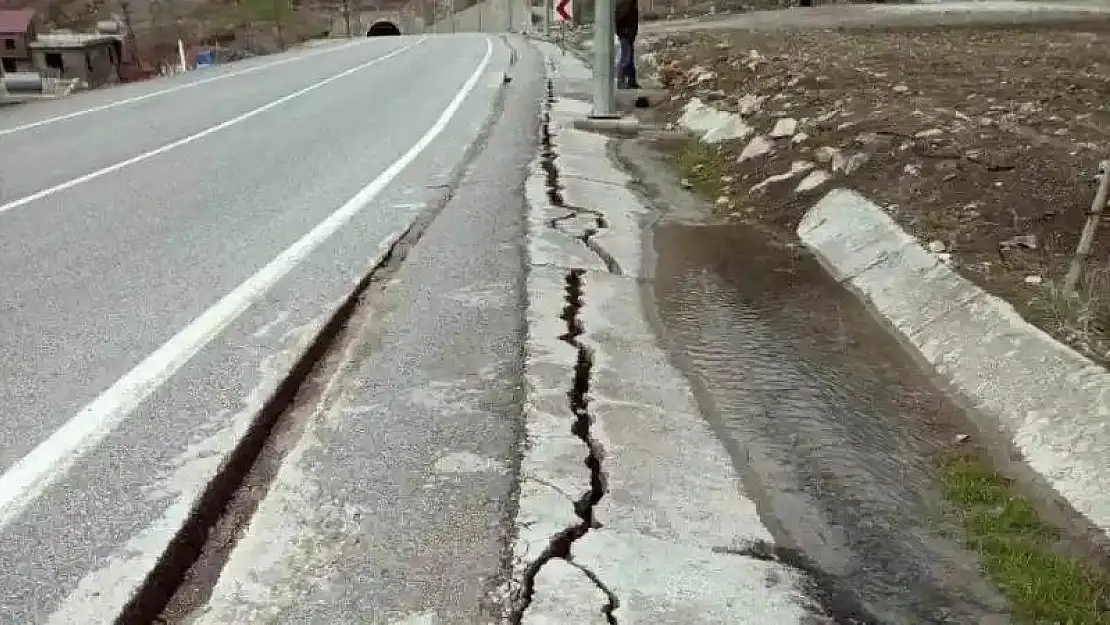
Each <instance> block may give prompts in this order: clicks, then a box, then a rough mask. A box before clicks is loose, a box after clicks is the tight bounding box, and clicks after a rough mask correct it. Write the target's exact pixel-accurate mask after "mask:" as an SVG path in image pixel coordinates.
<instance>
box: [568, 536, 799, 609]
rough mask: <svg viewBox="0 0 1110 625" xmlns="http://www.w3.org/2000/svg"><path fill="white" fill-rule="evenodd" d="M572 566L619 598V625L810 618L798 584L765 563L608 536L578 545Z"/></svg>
mask: <svg viewBox="0 0 1110 625" xmlns="http://www.w3.org/2000/svg"><path fill="white" fill-rule="evenodd" d="M574 560H575V562H577V563H579V564H581V565H582V566H583V567H584V568H586V569H588V570H590V571H592V572H593V573H594V574H595V575H597V577H598V578H599V579H602V580H604V581H605V584H606V586H607V587H608V588H609V590H610V591H611V592H612V593H613V594H614V595H616V596H617V597H619V598H620V605H619V606H618V607H617V608H616V610H614V612H613V616H614V617H615V618H616V622H618V623H651V625H689V624H691V623H698V624H699V625H767V624H768V623H801V622H806V621H807V620H808V619H813V618H814V616H815V615H814V612H813V611H812V609H811V608H810V607H809V606H808V604H807V600H806V599H805V598H804V597H803V596H801V595H800V594H799V593H798V591H797V590H796V587H797V585H798V584H799V582H800V580H798V579H795V578H794V576H793V574H792V573H791V572H789V571H787V570H784V569H782V568H780V567H778V566H777V565H775V564H773V563H769V562H760V561H757V560H752V559H750V558H745V557H743V556H736V555H731V554H724V553H714V552H711V551H708V550H704V549H695V548H691V547H690V546H688V545H682V544H675V543H670V542H666V541H663V540H659V539H656V538H651V537H649V536H644V535H638V534H628V533H618V532H612V531H609V530H606V529H600V530H597V531H594V532H590V533H589V534H587V535H586V536H585V537H583V538H582V539H581V540H579V541H578V542H576V543H575V544H574ZM809 622H813V621H812V620H811V621H809ZM817 622H820V621H817Z"/></svg>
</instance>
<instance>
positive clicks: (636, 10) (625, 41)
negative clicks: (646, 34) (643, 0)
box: [613, 0, 640, 89]
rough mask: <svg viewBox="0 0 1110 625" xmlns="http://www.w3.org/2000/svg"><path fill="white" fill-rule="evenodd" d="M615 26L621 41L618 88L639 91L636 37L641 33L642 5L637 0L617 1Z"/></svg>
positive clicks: (618, 62) (614, 16)
mask: <svg viewBox="0 0 1110 625" xmlns="http://www.w3.org/2000/svg"><path fill="white" fill-rule="evenodd" d="M613 18H614V20H613V21H614V26H615V30H616V31H617V39H618V40H619V41H620V58H619V60H618V61H617V88H619V89H639V88H640V83H638V82H636V50H635V47H634V46H635V44H636V35H637V34H638V33H639V31H640V5H639V3H638V2H637V0H616V6H615V8H614V15H613Z"/></svg>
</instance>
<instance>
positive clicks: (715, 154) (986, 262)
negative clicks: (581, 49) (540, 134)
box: [645, 20, 1110, 363]
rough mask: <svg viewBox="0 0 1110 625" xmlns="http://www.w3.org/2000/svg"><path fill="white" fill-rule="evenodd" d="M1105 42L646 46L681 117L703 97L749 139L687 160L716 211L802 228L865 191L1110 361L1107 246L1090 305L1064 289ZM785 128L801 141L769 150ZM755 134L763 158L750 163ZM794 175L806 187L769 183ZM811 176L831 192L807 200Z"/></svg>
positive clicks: (1031, 33)
mask: <svg viewBox="0 0 1110 625" xmlns="http://www.w3.org/2000/svg"><path fill="white" fill-rule="evenodd" d="M1107 35H1110V20H1106V21H1087V22H1084V23H1071V24H1055V25H1051V26H1031V25H1030V26H1011V27H1005V28H1003V27H982V26H977V27H970V26H968V27H958V28H953V27H946V28H924V29H922V28H917V29H885V30H882V29H869V30H865V31H860V30H857V31H848V30H843V29H841V30H828V31H794V32H788V33H783V32H780V33H773V32H763V33H760V32H727V31H726V32H713V33H681V34H672V35H657V36H654V37H653V36H650V35H649V36H648V37H647V41H646V42H645V43H646V46H647V48H648V50H649V53H648V54H647V55H646V56H647V60H648V61H649V63H650V64H652V65H655V66H656V67H659V68H661V71H660V79H661V80H662V81H663V82H664V84H665V86H666V88H667V89H668V90H669V92H670V93H671V96H672V101H671V103H670V105H669V110H668V111H667V113H668V114H669V116H670V118H671V119H672V120H677V119H678V118H679V116H680V115H681V114H682V110H681V108H682V106H683V105H684V104H685V103H686V102H687V101H688V100H689V99H690V98H693V97H697V98H699V99H701V100H702V101H704V102H705V103H706V104H708V105H710V106H712V107H714V108H716V109H719V110H723V111H731V112H737V113H743V121H744V123H745V124H747V125H750V126H751V127H752V134H750V135H747V136H743V137H741V138H737V139H733V140H728V141H724V142H720V143H717V144H713V145H707V144H703V143H697V142H691V143H690V144H689V145H688V146H686V147H685V148H684V149H683V150H682V153H681V154H679V161H680V164H681V166H682V168H683V169H684V171H685V172H686V175H687V176H688V178H689V179H690V182H691V184H693V185H695V186H698V187H699V188H700V190H702V191H704V192H706V193H708V194H710V195H711V196H713V197H715V198H716V203H717V206H718V208H719V209H720V210H722V211H723V212H726V213H728V214H731V215H732V216H733V217H735V218H737V219H744V220H755V221H759V222H762V223H765V224H771V225H773V226H776V227H781V228H783V229H790V230H792V229H793V227H794V226H795V225H796V224H797V222H798V220H799V219H800V218H801V216H802V214H803V213H804V211H805V210H806V209H807V208H809V207H810V206H812V204H813V202H814V201H816V199H817V198H818V197H819V196H820V194H821V193H822V192H824V191H826V190H828V188H830V185H834V184H835V185H844V186H849V187H852V188H855V189H858V190H859V191H861V192H863V193H865V194H866V195H868V196H870V197H872V198H873V199H875V201H877V202H879V203H880V204H882V205H884V206H885V207H887V209H888V210H889V212H890V214H891V215H892V216H893V217H894V218H895V219H896V220H897V221H898V222H899V223H900V224H901V225H903V226H904V227H905V228H906V229H907V230H909V231H910V232H911V233H913V234H915V235H916V236H918V237H919V238H920V239H921V240H922V241H923V242H924V243H925V244H926V245H927V246H929V247H930V249H932V250H933V251H935V252H937V253H938V254H941V255H942V257H944V258H947V259H949V260H950V261H951V263H952V264H953V265H954V266H955V267H956V268H957V269H958V270H959V271H960V272H961V273H963V274H964V275H965V276H967V277H968V278H970V279H971V280H973V281H974V282H976V283H978V284H980V285H981V286H983V287H985V288H986V289H987V290H989V291H991V292H993V293H995V294H996V295H999V296H1001V297H1003V298H1005V299H1007V300H1009V301H1010V302H1012V303H1013V304H1014V305H1015V306H1016V307H1017V308H1018V309H1019V310H1020V311H1021V312H1022V313H1023V314H1024V315H1025V316H1026V318H1027V319H1029V320H1030V321H1032V322H1034V323H1036V324H1038V325H1040V326H1041V327H1042V328H1044V329H1046V330H1047V331H1049V332H1050V333H1052V334H1054V335H1055V336H1056V337H1058V338H1059V339H1061V340H1064V341H1066V342H1068V343H1069V344H1071V345H1073V346H1075V347H1077V348H1078V349H1080V350H1082V351H1084V352H1085V353H1087V354H1088V355H1090V356H1091V357H1093V358H1095V359H1097V360H1099V361H1102V362H1103V363H1105V362H1107V361H1108V360H1110V268H1108V267H1107V260H1108V258H1110V233H1108V232H1100V233H1099V236H1098V237H1097V238H1096V242H1095V249H1094V253H1093V255H1092V257H1091V258H1092V264H1091V265H1090V266H1089V268H1088V273H1087V276H1088V278H1087V279H1086V281H1085V282H1084V284H1083V288H1082V293H1081V295H1080V296H1079V297H1078V298H1076V297H1065V296H1064V295H1063V294H1062V291H1061V289H1060V288H1059V285H1060V283H1061V282H1062V279H1063V276H1064V274H1065V272H1066V268H1067V264H1068V262H1069V261H1070V259H1071V257H1072V255H1073V253H1074V251H1075V248H1076V244H1077V242H1078V239H1079V233H1080V230H1081V228H1082V224H1083V222H1084V220H1085V219H1086V213H1087V211H1088V209H1089V207H1090V204H1091V201H1092V199H1093V197H1094V193H1095V187H1096V185H1095V183H1094V182H1093V176H1094V175H1095V173H1096V171H1097V168H1098V163H1099V161H1100V160H1101V159H1104V158H1108V157H1110V100H1108V99H1107V95H1108V94H1110V52H1107V48H1106V46H1105V43H1104V42H1105V38H1106V37H1107ZM784 119H789V120H793V122H796V127H794V128H788V129H786V130H789V132H784V133H780V134H783V135H784V136H782V137H778V138H775V137H772V136H769V135H771V134H772V129H773V128H774V127H775V125H776V123H778V122H779V121H780V120H784ZM790 125H793V124H792V123H787V126H790ZM780 129H782V128H780ZM755 136H760V139H757V140H760V141H766V143H767V144H768V145H766V146H765V147H766V148H767V149H766V150H765V152H763V153H759V154H757V155H755V156H752V157H751V158H747V159H745V160H743V161H742V162H741V161H739V160H738V157H739V156H740V155H741V154H742V153H743V152H744V150H745V148H750V146H751V143H752V141H753V137H755ZM749 152H751V150H749ZM755 152H760V150H755ZM792 168H795V169H797V175H793V176H787V177H783V176H780V178H782V179H781V180H777V181H772V182H769V183H766V182H765V181H766V180H767V179H768V178H769V177H771V176H773V175H777V174H784V173H786V172H789V171H791V169H792ZM812 171H827V172H829V173H831V174H832V179H831V180H829V181H828V182H826V183H824V184H821V185H819V186H817V187H816V188H814V189H812V190H809V191H802V192H799V191H798V190H797V186H798V183H799V182H800V180H801V179H802V178H803V177H804V176H805V175H807V173H811V172H812Z"/></svg>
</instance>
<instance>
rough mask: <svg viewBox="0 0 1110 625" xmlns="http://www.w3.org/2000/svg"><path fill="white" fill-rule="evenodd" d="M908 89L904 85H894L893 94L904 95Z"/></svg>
mask: <svg viewBox="0 0 1110 625" xmlns="http://www.w3.org/2000/svg"><path fill="white" fill-rule="evenodd" d="M909 90H910V88H909V87H907V86H906V85H894V93H906V92H907V91H909Z"/></svg>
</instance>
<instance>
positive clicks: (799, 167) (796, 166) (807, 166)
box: [748, 161, 814, 194]
mask: <svg viewBox="0 0 1110 625" xmlns="http://www.w3.org/2000/svg"><path fill="white" fill-rule="evenodd" d="M813 167H814V165H813V163H810V162H808V161H794V162H793V163H791V164H790V171H786V172H783V173H781V174H775V175H773V176H768V177H767V179H766V180H764V181H763V182H760V183H759V184H757V185H755V186H753V187H752V188H751V190H750V191H748V193H750V194H755V193H761V192H763V191H765V190H766V189H767V187H768V186H770V185H772V184H774V183H776V182H783V181H784V180H790V179H791V178H793V177H794V176H797V175H798V174H800V173H802V172H806V171H809V170H811V169H813Z"/></svg>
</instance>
